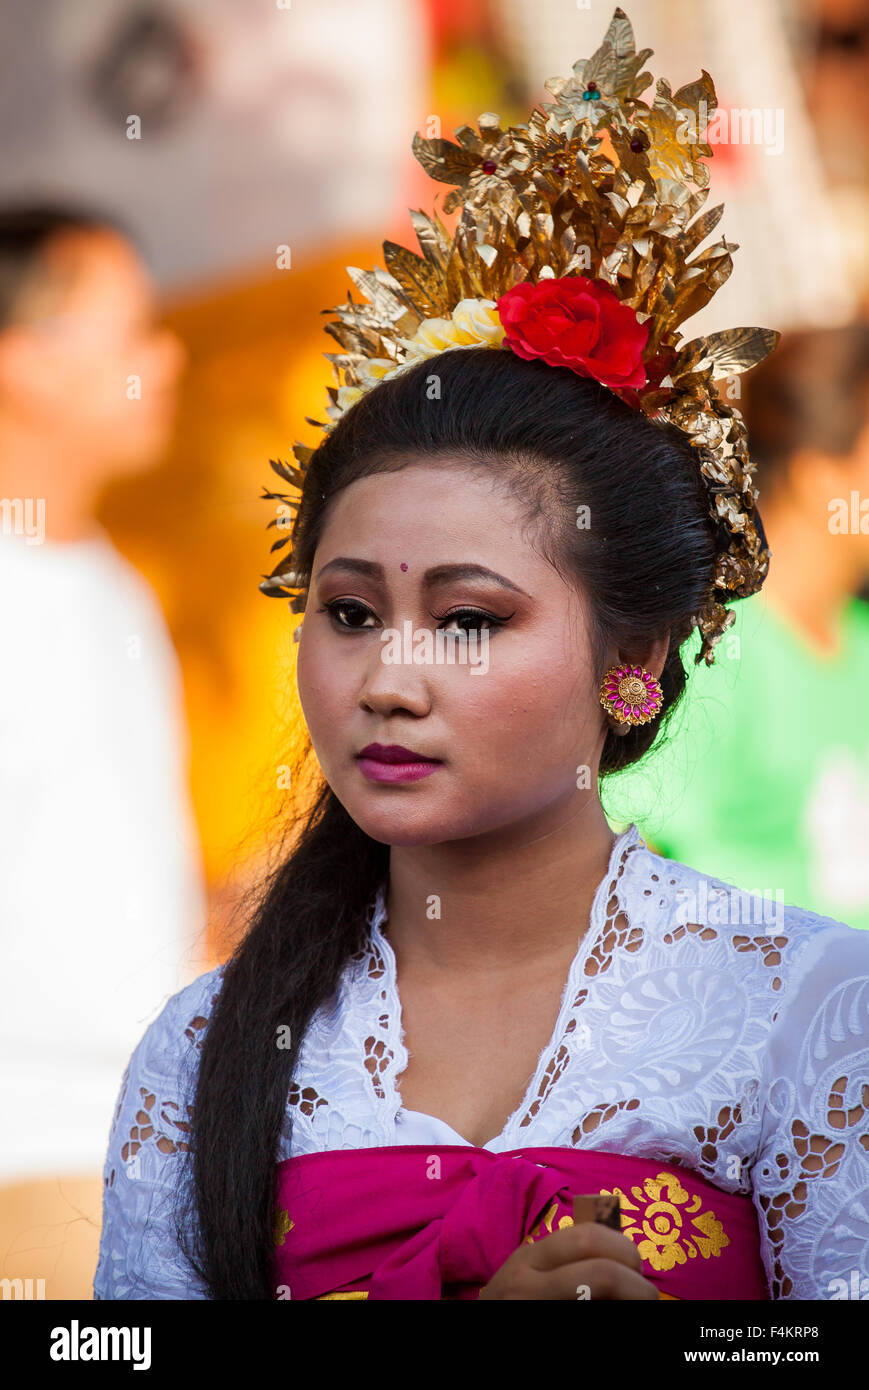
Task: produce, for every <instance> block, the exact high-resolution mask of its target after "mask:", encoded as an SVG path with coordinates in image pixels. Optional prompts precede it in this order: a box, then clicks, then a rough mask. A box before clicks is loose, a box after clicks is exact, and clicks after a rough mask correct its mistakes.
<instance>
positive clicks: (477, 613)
mask: <svg viewBox="0 0 869 1390" xmlns="http://www.w3.org/2000/svg"><path fill="white" fill-rule="evenodd" d="M340 608H357V609H360V610H361V611H362V612H364V613H371V614H372V617H373V616H374V615H373V613H372V610H371V609H370V608H369V607H368V605H367V604H365V603H360V602H359V600H358V599H333V600H332V601H331V602H330V603H325V604H324V605H323V607H322V608H318V609H317V612H318V613H328V614H329V616H330V618H331V620H332V622H333V624H334V625H335V627H336V628H337V629H338V631H340V632H371V631H372V628H370V627H356V628H354V627H348V626H347V624H346V623H342V622H339V620H338V618H337V617H336V616H335V615H336V613H337V612H338V610H339V609H340ZM467 614H471V616H472V617H474V618H482V619H485V621H486V622H488V623H491V624H492V627H491V629H490V630H491V631H492V632H497V631H498V630H499V628H502V627H503V626H504V624H505V623H507V622H509V620H510V618H512V617H513V614H512V613H511V614H510V615H509V617H507V618H496V617H495V616H494V614H492V613H487V612H486V611H485V609H482V608H454V609H453V610H452V612H451V613H444V615H443V617H440V618H439V617H438V616H437V614H433V615H432V616H433V617H435V618H436V620H437V621H438V622H439V623H443V622H446V620H447V619H448V618H458V617H460V616H465V615H467ZM470 630H471V629H468V628H465V629H464V631H465V632H468V631H470Z"/></svg>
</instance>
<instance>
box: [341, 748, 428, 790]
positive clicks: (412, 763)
mask: <svg viewBox="0 0 869 1390" xmlns="http://www.w3.org/2000/svg"><path fill="white" fill-rule="evenodd" d="M356 758H357V762H358V763H359V768H360V771H361V772H362V775H363V777H367V778H368V780H369V781H370V782H417V781H419V779H420V778H421V777H428V776H430V774H431V773H432V772H434V770H435V768H437V767H440V766H441V765H442V764H441V760H440V758H427V757H425V755H424V754H422V753H414V751H413V750H412V749H411V748H404V747H403V746H402V745H401V744H400V743H388V744H383V743H369V744H368V745H367V746H366V747H365V748H363V749H362V752H361V753H358V754H357V755H356Z"/></svg>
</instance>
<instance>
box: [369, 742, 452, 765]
mask: <svg viewBox="0 0 869 1390" xmlns="http://www.w3.org/2000/svg"><path fill="white" fill-rule="evenodd" d="M356 756H357V757H358V758H370V759H371V760H372V761H373V762H378V763H438V762H440V758H427V757H426V756H425V754H423V753H414V752H413V750H412V749H411V748H404V747H403V746H402V745H401V744H400V743H386V744H384V743H369V744H368V745H367V746H366V747H365V748H363V749H362V752H361V753H357V755H356Z"/></svg>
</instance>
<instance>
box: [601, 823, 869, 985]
mask: <svg viewBox="0 0 869 1390" xmlns="http://www.w3.org/2000/svg"><path fill="white" fill-rule="evenodd" d="M627 879H628V882H627V884H626V894H627V898H628V906H629V911H630V912H631V913H632V915H633V916H635V917H636V918H638V919H639V923H640V924H641V925H643V924H644V925H645V929H646V930H647V931H648V932H649V933H650V934H651V935H652V936H653V937H654V938H655V939H656V940H658V941H659V942H661V943H662V944H664V945H668V946H669V945H675V944H676V943H677V942H680V941H681V942H688V941H690V940H693V941H695V942H697V943H698V946H699V947H700V948H702V947H704V946H705V947H707V948H709V949H708V951H707V952H706V954H707V955H708V956H709V958H710V959H711V958H712V957H720V958H722V959H729V960H731V961H732V962H733V964H734V966H735V967H737V968H739V969H740V970H744V969H745V968H748V970H749V973H754V972H759V973H760V974H762V975H765V976H766V977H768V979H769V983H770V986H771V990H772V992H773V993H775V994H777V995H779V996H780V997H781V998H783V997H785V996H787V995H789V994H792V993H793V992H795V991H798V990H801V989H804V988H806V987H808V988H809V989H810V991H815V992H816V991H817V990H818V989H820V988H822V986H823V985H824V984H827V985H830V984H832V982H833V981H834V980H835V979H836V978H837V977H839V978H841V979H853V978H854V976H855V974H856V975H863V976H865V975H867V974H869V932H865V931H860V930H858V929H857V928H854V927H851V926H848V924H847V923H845V922H841V921H838V920H836V919H834V918H832V917H825V916H821V915H820V914H819V913H817V912H813V911H811V910H810V909H807V908H803V907H799V906H797V905H796V904H792V903H786V902H785V901H784V894H783V892H782V890H780V889H776V888H774V887H771V886H764V885H755V884H751V885H741V884H734V883H728V882H727V881H726V880H724V879H720V878H717V877H714V876H712V875H709V874H704V873H702V872H701V871H700V870H699V869H694V868H692V867H691V866H690V865H688V864H683V863H681V862H680V861H677V860H674V859H667V858H665V857H664V856H663V855H661V854H658V853H656V852H655V851H653V850H651V849H649V848H648V847H647V846H646V845H645V844H644V843H643V841H642V840H640V841H639V843H638V844H637V846H636V849H635V852H634V854H633V855H632V856H631V863H630V871H629V874H628V875H627ZM713 946H714V947H715V948H716V949H712V948H713ZM722 953H723V955H722ZM812 981H813V983H812Z"/></svg>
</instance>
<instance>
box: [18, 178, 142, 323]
mask: <svg viewBox="0 0 869 1390" xmlns="http://www.w3.org/2000/svg"><path fill="white" fill-rule="evenodd" d="M103 230H110V231H113V232H117V233H119V234H120V235H122V236H124V237H126V238H127V239H128V240H130V241H132V240H133V238H132V236H131V235H130V233H129V231H128V230H127V228H126V227H124V226H123V225H122V223H121V222H120V221H119V220H117V219H116V218H114V217H111V216H109V215H108V214H107V213H103V212H100V211H98V210H96V209H94V208H86V207H82V206H78V205H75V204H72V203H69V204H66V203H35V202H34V203H20V204H17V205H15V206H0V330H2V329H3V328H5V327H6V326H7V325H8V324H9V323H11V322H12V320H13V318H14V316H15V311H16V309H17V308H18V305H19V303H20V301H21V299H22V297H23V295H24V293H25V291H26V289H27V288H28V287H29V286H30V285H31V284H32V283H33V282H34V281H35V280H36V279H37V278H38V276H39V274H40V272H42V271H43V269H44V257H45V253H46V251H47V249H48V246H49V244H50V242H51V241H53V240H54V238H55V237H58V236H62V235H65V234H66V233H69V232H97V231H103Z"/></svg>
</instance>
